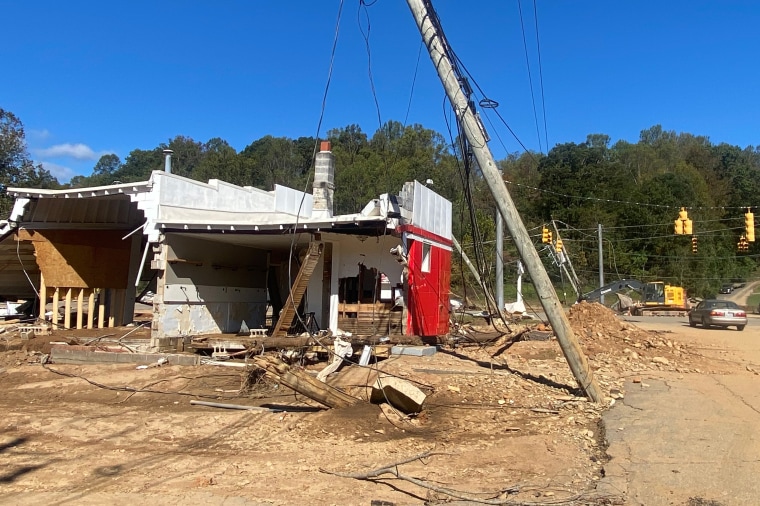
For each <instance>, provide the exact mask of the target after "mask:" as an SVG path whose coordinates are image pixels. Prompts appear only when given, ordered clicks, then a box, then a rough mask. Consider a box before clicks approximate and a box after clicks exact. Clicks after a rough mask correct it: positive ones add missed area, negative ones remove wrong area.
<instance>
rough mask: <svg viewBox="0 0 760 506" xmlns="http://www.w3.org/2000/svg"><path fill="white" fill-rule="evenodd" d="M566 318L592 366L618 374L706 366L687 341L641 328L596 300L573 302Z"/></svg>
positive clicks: (697, 371)
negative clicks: (574, 303) (683, 341)
mask: <svg viewBox="0 0 760 506" xmlns="http://www.w3.org/2000/svg"><path fill="white" fill-rule="evenodd" d="M663 318H668V317H663ZM568 319H569V321H570V325H571V327H572V328H573V331H574V332H575V335H576V338H577V339H578V341H579V342H580V344H581V347H582V348H583V350H584V352H585V353H586V354H587V356H588V358H589V361H590V362H591V363H592V367H595V368H604V369H605V370H615V371H616V372H617V373H618V374H624V373H631V372H633V373H640V372H644V371H650V370H668V371H677V372H681V373H688V372H694V373H700V372H702V370H703V369H704V367H706V366H705V363H704V361H703V360H702V358H701V357H699V356H698V355H696V354H695V353H694V350H692V349H690V347H689V346H688V345H686V344H684V343H679V342H678V341H676V340H674V339H672V338H670V337H669V336H668V335H667V333H663V332H654V331H647V330H642V329H640V328H639V327H637V326H636V325H634V324H633V323H629V322H627V321H624V320H622V319H621V318H620V317H619V316H618V315H616V314H615V313H614V312H612V311H611V310H610V309H608V308H606V307H605V306H603V305H601V304H599V303H596V302H591V303H589V302H585V301H584V302H581V303H579V304H576V305H574V306H573V307H572V308H570V311H569V314H568Z"/></svg>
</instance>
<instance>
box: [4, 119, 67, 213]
mask: <svg viewBox="0 0 760 506" xmlns="http://www.w3.org/2000/svg"><path fill="white" fill-rule="evenodd" d="M8 186H19V187H23V186H27V187H34V188H57V187H58V186H59V184H58V180H57V179H56V178H54V177H53V176H52V175H51V174H50V172H49V171H48V170H46V169H44V168H43V167H42V166H41V165H39V164H37V165H35V164H34V163H33V162H32V160H31V158H30V157H29V153H28V152H27V147H26V136H25V133H24V125H23V123H21V120H20V119H18V118H17V117H16V115H15V114H13V113H12V112H10V111H7V110H5V109H3V108H0V191H2V198H0V218H5V217H6V216H8V212H9V211H10V209H11V206H12V205H13V203H12V201H11V199H10V198H8V197H7V196H5V191H4V190H5V188H6V187H8Z"/></svg>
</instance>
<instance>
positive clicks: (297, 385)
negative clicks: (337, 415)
mask: <svg viewBox="0 0 760 506" xmlns="http://www.w3.org/2000/svg"><path fill="white" fill-rule="evenodd" d="M253 364H254V365H255V366H256V367H259V368H260V369H263V370H264V372H265V373H266V375H267V376H268V377H269V378H271V379H274V380H276V381H279V382H280V383H281V384H283V385H285V386H286V387H288V388H290V389H292V390H295V391H296V392H298V393H299V394H301V395H304V396H306V397H308V398H309V399H311V400H313V401H317V402H318V403H320V404H322V405H324V406H327V407H328V408H347V407H349V406H352V405H354V404H356V403H357V402H359V399H357V398H356V397H353V396H351V395H348V394H347V393H345V392H342V391H340V390H338V389H337V388H334V387H331V386H330V385H328V384H326V383H322V382H321V381H319V380H318V379H316V378H313V377H312V376H311V375H309V373H307V372H306V371H304V370H302V369H295V368H292V367H290V366H289V365H288V364H286V363H285V362H283V361H282V360H280V359H278V358H276V357H266V356H257V357H254V359H253Z"/></svg>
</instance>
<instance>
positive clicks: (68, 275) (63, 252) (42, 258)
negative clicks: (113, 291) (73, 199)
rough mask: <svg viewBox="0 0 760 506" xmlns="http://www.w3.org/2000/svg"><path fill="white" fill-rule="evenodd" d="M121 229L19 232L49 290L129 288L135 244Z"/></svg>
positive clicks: (19, 236)
mask: <svg viewBox="0 0 760 506" xmlns="http://www.w3.org/2000/svg"><path fill="white" fill-rule="evenodd" d="M123 236H124V232H123V231H121V230H87V231H84V230H20V231H19V233H18V238H19V240H22V241H31V242H32V244H33V245H34V251H35V254H36V256H37V264H38V265H39V268H40V271H41V272H42V274H43V276H44V277H45V284H46V285H47V286H49V287H70V288H121V289H123V288H127V284H128V274H129V266H130V249H131V247H132V241H128V240H127V241H125V240H123V239H122V238H123Z"/></svg>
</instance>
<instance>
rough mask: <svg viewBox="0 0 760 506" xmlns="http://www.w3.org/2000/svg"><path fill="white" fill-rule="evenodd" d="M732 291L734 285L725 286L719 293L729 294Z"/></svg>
mask: <svg viewBox="0 0 760 506" xmlns="http://www.w3.org/2000/svg"><path fill="white" fill-rule="evenodd" d="M733 291H734V285H732V284H725V285H723V286H721V287H720V293H731V292H733Z"/></svg>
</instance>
